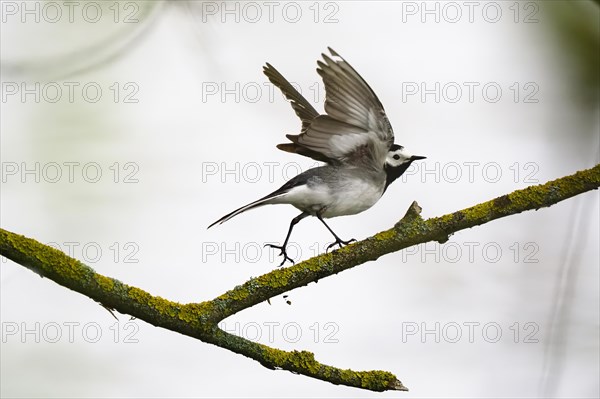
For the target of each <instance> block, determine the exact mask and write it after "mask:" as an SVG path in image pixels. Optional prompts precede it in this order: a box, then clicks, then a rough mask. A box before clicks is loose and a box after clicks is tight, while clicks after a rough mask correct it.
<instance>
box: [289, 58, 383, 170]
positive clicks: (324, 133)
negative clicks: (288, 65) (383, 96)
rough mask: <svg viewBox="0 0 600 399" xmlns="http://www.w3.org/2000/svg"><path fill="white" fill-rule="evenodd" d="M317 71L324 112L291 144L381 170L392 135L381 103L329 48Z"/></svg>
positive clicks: (349, 67) (354, 72)
mask: <svg viewBox="0 0 600 399" xmlns="http://www.w3.org/2000/svg"><path fill="white" fill-rule="evenodd" d="M329 51H330V53H331V57H330V56H328V55H325V54H323V55H322V56H323V61H318V62H317V64H318V68H317V72H318V73H319V75H320V76H321V77H322V78H323V83H324V84H325V93H326V98H325V112H326V113H327V115H320V116H319V117H317V118H315V119H314V121H313V122H312V123H311V124H310V125H308V126H307V128H306V129H305V130H304V131H303V132H302V134H300V135H297V136H293V137H294V139H292V141H293V142H294V143H296V144H297V145H299V146H304V147H306V148H308V149H310V150H314V151H317V152H320V153H322V154H324V155H325V156H326V157H328V158H331V159H335V160H337V161H338V162H345V163H368V164H371V165H373V166H375V167H382V166H383V164H384V163H385V159H386V157H387V153H388V150H389V148H390V147H391V145H392V144H393V143H394V132H393V130H392V127H391V124H390V122H389V120H388V118H387V116H386V114H385V110H384V109H383V105H382V104H381V101H379V99H378V98H377V95H375V93H374V92H373V90H372V89H371V87H370V86H369V85H368V84H367V82H365V80H364V79H363V78H362V77H361V76H360V75H359V74H358V72H356V70H354V68H352V66H351V65H350V64H349V63H348V62H346V60H344V59H343V58H342V57H340V55H339V54H338V53H336V52H335V51H334V50H332V49H331V48H329Z"/></svg>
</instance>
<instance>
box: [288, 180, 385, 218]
mask: <svg viewBox="0 0 600 399" xmlns="http://www.w3.org/2000/svg"><path fill="white" fill-rule="evenodd" d="M336 184H337V187H338V189H337V190H331V189H329V187H328V186H327V185H317V186H313V187H309V186H300V187H295V188H293V189H291V190H290V191H289V192H288V193H287V194H286V195H284V196H283V197H280V201H277V202H279V203H288V204H291V205H294V206H295V207H296V208H298V209H300V210H301V211H305V212H309V213H311V214H313V215H314V214H316V213H317V212H318V211H320V210H321V209H325V210H324V212H323V213H322V214H321V216H323V217H324V218H332V217H336V216H344V215H355V214H357V213H360V212H363V211H365V210H367V209H369V208H370V207H372V206H373V205H374V204H375V203H376V202H377V201H379V198H381V194H382V192H383V187H382V186H378V185H375V184H372V183H369V182H367V181H365V180H360V179H351V180H343V181H340V182H337V183H336Z"/></svg>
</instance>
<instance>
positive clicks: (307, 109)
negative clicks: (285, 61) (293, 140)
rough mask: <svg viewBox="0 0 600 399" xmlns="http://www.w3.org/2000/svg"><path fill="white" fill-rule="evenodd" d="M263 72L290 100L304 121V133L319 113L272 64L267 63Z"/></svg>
mask: <svg viewBox="0 0 600 399" xmlns="http://www.w3.org/2000/svg"><path fill="white" fill-rule="evenodd" d="M263 72H264V74H265V75H267V77H268V78H269V80H270V81H271V83H273V84H274V85H275V86H277V87H278V88H279V89H280V90H281V92H282V93H283V94H284V95H285V98H287V99H288V100H290V102H291V104H292V108H293V109H294V111H295V112H296V115H298V117H299V118H300V120H302V131H304V130H305V129H306V126H308V125H309V124H310V122H312V120H313V119H315V118H316V117H317V116H319V113H318V112H317V110H316V109H314V107H313V106H312V105H310V103H309V102H308V101H306V99H305V98H304V97H303V96H302V94H300V93H299V92H298V90H296V89H295V88H294V86H292V84H291V83H290V82H288V81H287V79H286V78H284V77H283V75H282V74H281V73H279V71H278V70H277V69H275V68H274V67H273V66H272V65H271V64H269V63H267V65H266V66H265V67H263Z"/></svg>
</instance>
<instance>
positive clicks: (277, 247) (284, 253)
mask: <svg viewBox="0 0 600 399" xmlns="http://www.w3.org/2000/svg"><path fill="white" fill-rule="evenodd" d="M264 246H265V247H269V248H275V249H278V250H279V251H280V252H279V256H283V260H282V261H281V263H280V264H279V266H278V267H281V266H283V265H284V264H285V261H286V260H289V261H290V262H292V264H296V262H294V260H293V259H292V258H290V257H289V256H288V254H287V251H286V250H285V247H284V246H282V245H275V244H265V245H264Z"/></svg>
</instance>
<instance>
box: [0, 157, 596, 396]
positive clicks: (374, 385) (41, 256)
mask: <svg viewBox="0 0 600 399" xmlns="http://www.w3.org/2000/svg"><path fill="white" fill-rule="evenodd" d="M599 186H600V165H596V166H595V167H593V168H591V169H587V170H584V171H581V172H577V173H575V174H573V175H570V176H566V177H563V178H560V179H557V180H553V181H550V182H548V183H546V184H543V185H537V186H531V187H527V188H525V189H522V190H517V191H514V192H512V193H511V194H507V195H504V196H501V197H498V198H495V199H493V200H491V201H487V202H484V203H481V204H478V205H475V206H473V207H470V208H467V209H463V210H461V211H458V212H454V213H452V214H448V215H445V216H441V217H437V218H432V219H428V220H423V219H422V218H421V215H420V212H421V208H420V207H419V206H418V204H417V203H416V202H414V203H413V204H412V205H411V207H410V208H409V210H408V212H407V213H406V215H405V216H404V217H403V218H402V220H400V221H399V222H398V223H396V225H395V226H394V227H392V228H391V229H389V230H386V231H383V232H380V233H378V234H376V235H374V236H373V237H370V238H367V239H365V240H363V241H360V242H357V243H354V244H352V245H349V246H347V247H344V248H342V249H340V250H337V251H335V252H332V253H329V254H322V255H320V256H317V257H314V258H312V259H308V260H306V261H304V262H301V263H298V264H297V265H294V266H291V267H287V268H279V269H276V270H273V271H272V272H270V273H267V274H265V275H263V276H260V277H257V278H253V279H250V280H249V281H247V282H245V283H244V284H242V285H240V286H237V287H235V288H234V289H232V290H230V291H228V292H226V293H225V294H223V295H221V296H219V297H217V298H215V299H213V300H210V301H205V302H201V303H189V304H180V303H176V302H171V301H169V300H167V299H163V298H161V297H158V296H153V295H151V294H149V293H147V292H145V291H143V290H141V289H139V288H136V287H131V286H128V285H126V284H124V283H122V282H120V281H118V280H115V279H112V278H109V277H105V276H102V275H100V274H98V273H96V272H94V270H93V269H92V268H90V267H89V266H87V265H85V264H83V263H81V262H79V261H78V260H76V259H73V258H70V257H68V256H67V255H65V254H64V253H62V252H60V251H58V250H56V249H54V248H52V247H49V246H46V245H43V244H41V243H39V242H37V241H35V240H33V239H30V238H27V237H24V236H21V235H18V234H14V233H11V232H9V231H6V230H3V229H0V254H1V255H3V256H5V257H7V258H9V259H11V260H13V261H15V262H17V263H19V264H21V265H23V266H25V267H27V268H29V269H31V270H33V271H34V272H36V273H38V274H39V275H40V276H42V277H47V278H49V279H51V280H53V281H55V282H56V283H58V284H61V285H63V286H65V287H67V288H70V289H72V290H74V291H77V292H79V293H81V294H83V295H86V296H88V297H90V298H92V299H93V300H95V301H97V302H99V303H101V304H102V305H104V306H105V307H107V308H110V309H116V310H117V311H119V312H121V313H126V314H130V315H132V316H134V317H136V318H138V319H141V320H144V321H146V322H148V323H150V324H152V325H155V326H158V327H163V328H166V329H169V330H172V331H176V332H179V333H181V334H185V335H188V336H191V337H194V338H197V339H200V340H201V341H204V342H207V343H211V344H214V345H217V346H220V347H222V348H225V349H229V350H231V351H233V352H235V353H239V354H242V355H244V356H247V357H249V358H252V359H254V360H257V361H258V362H260V363H261V364H262V365H264V366H265V367H268V368H272V369H284V370H288V371H292V372H295V373H298V374H303V375H306V376H309V377H313V378H317V379H321V380H324V381H328V382H331V383H334V384H341V385H348V386H352V387H357V388H363V389H369V390H373V391H384V390H406V388H405V387H404V386H403V385H402V383H401V382H400V381H399V380H398V379H397V378H396V377H395V376H394V375H393V374H392V373H389V372H386V371H359V372H356V371H352V370H342V369H339V368H336V367H332V366H327V365H324V364H321V363H319V362H317V361H316V360H315V358H314V355H313V354H312V353H310V352H306V351H291V352H287V351H282V350H279V349H274V348H271V347H268V346H266V345H263V344H259V343H256V342H252V341H249V340H247V339H244V338H242V337H239V336H235V335H232V334H229V333H227V332H225V331H223V330H221V329H220V328H219V327H218V323H219V322H220V321H221V320H223V319H225V318H226V317H229V316H231V315H233V314H235V313H237V312H239V311H241V310H243V309H246V308H248V307H251V306H253V305H256V304H258V303H261V302H263V301H265V300H267V299H269V298H272V297H274V296H277V295H280V294H282V293H284V292H287V291H290V290H292V289H294V288H297V287H301V286H305V285H307V284H309V283H310V282H314V281H317V280H319V279H322V278H325V277H328V276H331V275H333V274H337V273H339V272H341V271H344V270H346V269H349V268H351V267H354V266H357V265H360V264H363V263H365V262H368V261H372V260H376V259H378V258H379V257H381V256H383V255H386V254H389V253H392V252H396V251H399V250H401V249H404V248H407V247H410V246H413V245H417V244H421V243H426V242H429V241H438V242H441V243H443V242H446V241H447V240H448V237H449V236H450V235H451V234H453V233H455V232H457V231H460V230H464V229H467V228H470V227H474V226H478V225H481V224H484V223H487V222H489V221H492V220H494V219H499V218H502V217H505V216H509V215H514V214H517V213H521V212H524V211H527V210H532V209H540V208H544V207H548V206H551V205H554V204H556V203H558V202H560V201H563V200H565V199H568V198H571V197H573V196H575V195H578V194H581V193H584V192H587V191H590V190H594V189H597V188H598V187H599Z"/></svg>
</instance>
